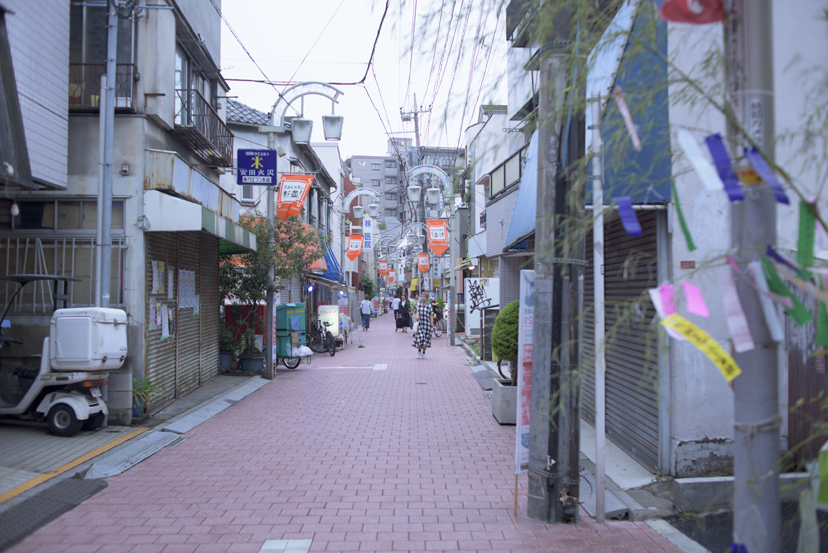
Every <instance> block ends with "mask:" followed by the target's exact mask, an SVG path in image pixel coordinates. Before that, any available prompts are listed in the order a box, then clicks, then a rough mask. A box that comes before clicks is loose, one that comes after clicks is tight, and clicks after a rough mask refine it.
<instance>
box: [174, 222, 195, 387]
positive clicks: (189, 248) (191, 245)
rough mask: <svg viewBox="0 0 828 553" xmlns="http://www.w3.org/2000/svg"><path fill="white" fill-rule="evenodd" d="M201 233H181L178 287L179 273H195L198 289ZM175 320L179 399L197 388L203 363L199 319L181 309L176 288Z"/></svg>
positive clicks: (190, 309)
mask: <svg viewBox="0 0 828 553" xmlns="http://www.w3.org/2000/svg"><path fill="white" fill-rule="evenodd" d="M200 234H201V233H198V232H178V233H176V235H177V240H176V242H177V246H178V267H176V271H175V279H174V280H175V285H176V287H178V277H179V271H182V270H183V271H195V278H196V282H195V289H196V290H198V276H199V273H200V272H201V271H200V270H199V269H200V267H199V255H200V247H199V238H200ZM175 297H176V310H175V311H176V319H177V324H176V328H175V335H176V336H175V340H176V344H177V351H176V357H177V365H178V366H177V370H176V396H178V397H181V396H184V395H186V394H187V393H188V392H190V391H192V390H194V389H195V388H197V387H198V383H199V374H198V373H199V364H200V359H199V357H200V355H199V349H200V344H199V341H200V332H199V317H196V316H194V311H195V310H194V309H193V308H192V307H189V308H187V309H179V308H178V307H179V305H178V303H179V302H181V299H182V297H181V291H180V290H178V289H176V295H175Z"/></svg>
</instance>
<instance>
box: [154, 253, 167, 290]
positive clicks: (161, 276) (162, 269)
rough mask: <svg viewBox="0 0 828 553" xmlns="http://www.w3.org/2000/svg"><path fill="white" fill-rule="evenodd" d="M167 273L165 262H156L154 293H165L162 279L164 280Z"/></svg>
mask: <svg viewBox="0 0 828 553" xmlns="http://www.w3.org/2000/svg"><path fill="white" fill-rule="evenodd" d="M166 274H167V264H166V263H164V262H163V261H159V262H158V289H157V290H156V291H155V293H156V294H165V293H166V288H165V287H164V281H165V280H166V278H167V277H166V276H164V275H166Z"/></svg>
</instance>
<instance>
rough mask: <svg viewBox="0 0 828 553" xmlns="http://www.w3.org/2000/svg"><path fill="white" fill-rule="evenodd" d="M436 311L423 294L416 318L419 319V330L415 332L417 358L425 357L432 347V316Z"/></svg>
mask: <svg viewBox="0 0 828 553" xmlns="http://www.w3.org/2000/svg"><path fill="white" fill-rule="evenodd" d="M433 314H434V311H433V310H432V309H431V302H430V301H428V298H427V296H426V295H425V294H421V295H420V298H419V302H417V308H416V311H415V312H414V318H415V319H416V320H417V321H418V323H419V324H418V325H417V331H416V332H415V333H414V343H413V344H412V345H413V346H414V347H415V348H417V359H425V356H426V349H428V348H430V347H431V331H432V327H431V316H432V315H433Z"/></svg>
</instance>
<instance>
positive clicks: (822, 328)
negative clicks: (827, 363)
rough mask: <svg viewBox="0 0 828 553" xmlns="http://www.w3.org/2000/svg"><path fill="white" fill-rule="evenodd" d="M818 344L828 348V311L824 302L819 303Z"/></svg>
mask: <svg viewBox="0 0 828 553" xmlns="http://www.w3.org/2000/svg"><path fill="white" fill-rule="evenodd" d="M816 343H817V345H818V346H822V347H828V311H826V307H825V302H824V301H819V302H817V331H816Z"/></svg>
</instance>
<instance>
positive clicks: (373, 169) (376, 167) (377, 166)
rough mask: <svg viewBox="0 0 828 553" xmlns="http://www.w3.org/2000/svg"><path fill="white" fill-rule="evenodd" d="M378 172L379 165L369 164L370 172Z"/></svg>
mask: <svg viewBox="0 0 828 553" xmlns="http://www.w3.org/2000/svg"><path fill="white" fill-rule="evenodd" d="M379 170H380V164H379V163H372V164H371V171H379Z"/></svg>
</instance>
